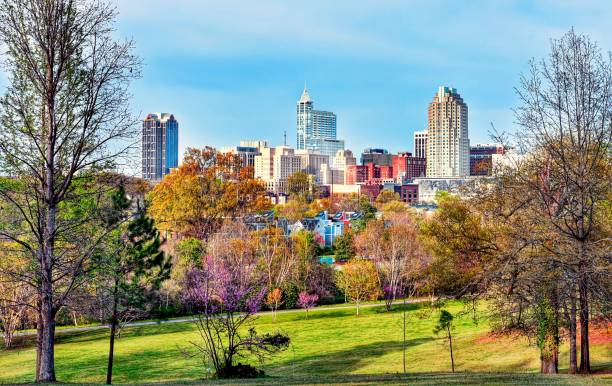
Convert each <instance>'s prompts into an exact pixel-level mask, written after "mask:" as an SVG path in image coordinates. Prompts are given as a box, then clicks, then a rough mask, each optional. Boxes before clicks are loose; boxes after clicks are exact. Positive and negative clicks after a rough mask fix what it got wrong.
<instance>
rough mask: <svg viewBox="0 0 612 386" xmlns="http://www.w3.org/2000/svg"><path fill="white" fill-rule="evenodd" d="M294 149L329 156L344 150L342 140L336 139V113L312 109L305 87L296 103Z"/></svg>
mask: <svg viewBox="0 0 612 386" xmlns="http://www.w3.org/2000/svg"><path fill="white" fill-rule="evenodd" d="M296 149H297V150H312V151H315V152H319V153H321V154H325V155H328V156H330V157H334V156H335V155H336V152H337V151H338V150H344V141H341V140H337V139H336V114H334V113H332V112H330V111H320V110H314V109H313V102H312V99H310V95H309V94H308V90H307V89H306V87H304V91H303V92H302V97H301V98H300V100H299V101H298V103H297V144H296Z"/></svg>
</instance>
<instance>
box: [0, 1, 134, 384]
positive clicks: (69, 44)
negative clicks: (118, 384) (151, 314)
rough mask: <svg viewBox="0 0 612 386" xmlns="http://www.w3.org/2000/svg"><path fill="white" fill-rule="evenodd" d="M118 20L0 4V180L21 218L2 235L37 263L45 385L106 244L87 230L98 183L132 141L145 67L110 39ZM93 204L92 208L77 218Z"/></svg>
mask: <svg viewBox="0 0 612 386" xmlns="http://www.w3.org/2000/svg"><path fill="white" fill-rule="evenodd" d="M115 17H116V11H115V9H114V8H113V7H111V6H110V4H109V3H107V2H105V1H102V0H94V1H83V0H11V1H4V2H2V3H1V5H0V39H1V41H2V43H3V44H4V45H5V46H6V47H7V49H8V51H7V54H6V55H5V57H4V64H5V66H6V68H7V70H8V72H9V74H10V75H9V79H10V84H9V86H8V89H7V92H6V95H5V96H4V98H2V100H1V102H0V108H1V111H0V115H1V125H2V128H1V130H0V173H1V174H3V175H5V176H8V177H10V179H11V181H12V183H5V184H2V186H0V198H1V200H2V202H3V205H7V206H10V207H12V208H13V209H14V211H13V212H14V213H17V214H18V216H19V218H18V219H16V220H15V222H14V224H13V225H14V226H12V227H5V228H2V230H0V235H1V236H3V237H6V238H8V239H10V240H12V241H14V242H15V243H17V244H18V245H19V246H20V247H21V251H22V253H23V254H24V255H26V256H28V257H29V258H30V259H31V260H32V264H31V265H30V266H31V267H32V271H31V272H29V273H28V274H27V275H25V276H24V278H25V279H26V280H27V282H28V283H29V284H30V285H32V286H33V287H34V288H35V289H36V291H37V296H38V299H37V307H38V326H37V328H38V349H39V351H38V357H37V380H38V381H55V363H54V360H55V359H54V358H55V355H54V334H55V317H56V314H57V312H58V311H59V310H60V309H61V307H62V306H63V305H64V304H65V303H66V301H67V299H68V298H69V296H70V295H71V293H72V292H73V291H74V290H75V288H78V287H79V286H80V285H82V283H83V281H84V280H85V273H86V272H87V269H88V259H89V257H90V256H91V253H92V251H93V249H94V246H95V245H96V244H97V243H98V242H99V240H101V239H102V238H103V237H104V233H103V232H102V233H100V232H97V231H93V230H92V231H89V230H88V229H89V228H88V226H87V225H88V224H91V223H92V222H94V221H96V216H97V215H98V211H97V210H96V206H97V205H98V204H99V200H97V199H95V197H96V196H95V195H94V194H93V193H92V186H91V184H92V183H93V182H92V180H91V176H92V175H93V173H94V172H96V171H98V170H101V169H105V168H108V167H111V166H113V161H116V160H117V159H118V156H120V155H123V154H126V153H127V151H128V149H130V145H132V144H133V141H132V138H133V137H132V136H133V133H134V130H133V124H134V123H135V120H134V117H133V116H132V114H131V112H130V108H129V105H128V102H129V97H130V94H129V92H128V85H129V83H130V81H132V80H133V79H134V78H136V77H138V76H139V73H140V60H139V59H138V58H137V57H135V56H134V55H133V54H132V50H133V43H132V42H131V41H126V42H117V41H115V40H113V38H112V36H111V35H112V32H113V27H112V24H113V21H114V19H115ZM91 197H93V198H91ZM90 198H91V200H90ZM86 199H87V200H90V201H91V202H88V204H89V205H91V206H90V207H89V208H88V210H85V211H82V212H79V211H75V205H77V204H78V203H79V202H82V201H83V200H86ZM17 224H26V226H25V228H22V227H19V226H17ZM74 240H79V242H78V243H74V242H73V241H74Z"/></svg>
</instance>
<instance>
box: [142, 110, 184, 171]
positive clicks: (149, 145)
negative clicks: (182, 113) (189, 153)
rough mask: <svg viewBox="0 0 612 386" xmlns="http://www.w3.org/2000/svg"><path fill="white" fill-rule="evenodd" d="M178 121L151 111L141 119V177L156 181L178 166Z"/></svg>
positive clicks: (165, 114)
mask: <svg viewBox="0 0 612 386" xmlns="http://www.w3.org/2000/svg"><path fill="white" fill-rule="evenodd" d="M178 126H179V125H178V121H177V120H176V119H175V118H174V115H172V114H169V113H153V114H149V115H147V117H146V118H145V119H144V120H143V121H142V178H144V179H147V180H154V181H158V180H161V179H162V178H163V177H164V176H165V175H166V174H168V173H170V169H171V168H175V167H177V166H178Z"/></svg>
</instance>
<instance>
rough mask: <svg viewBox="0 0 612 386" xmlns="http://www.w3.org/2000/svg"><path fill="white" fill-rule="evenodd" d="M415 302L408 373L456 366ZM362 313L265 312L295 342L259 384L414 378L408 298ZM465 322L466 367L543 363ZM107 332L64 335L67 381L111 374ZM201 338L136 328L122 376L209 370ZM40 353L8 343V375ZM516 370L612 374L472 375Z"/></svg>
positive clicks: (596, 353) (460, 343)
mask: <svg viewBox="0 0 612 386" xmlns="http://www.w3.org/2000/svg"><path fill="white" fill-rule="evenodd" d="M408 309H409V312H407V315H408V348H407V352H406V358H407V370H408V372H409V373H440V372H448V371H449V370H450V358H449V354H448V349H447V346H446V345H445V344H444V343H443V341H442V340H441V339H439V338H438V337H436V336H435V335H434V334H433V332H432V329H433V326H434V324H435V320H436V317H437V315H438V314H437V312H434V313H433V314H432V313H431V312H430V311H429V310H428V309H427V308H426V307H423V306H421V305H409V306H408ZM448 309H449V310H450V311H451V312H453V313H457V312H459V311H461V310H463V308H462V305H461V304H459V303H452V304H450V305H449V307H448ZM361 313H362V314H361V316H359V317H357V316H355V310H354V309H342V310H328V311H311V312H310V313H309V317H308V319H306V315H305V313H303V312H300V313H286V314H283V313H279V314H278V315H277V319H276V321H274V320H273V317H272V316H271V315H264V316H260V317H259V318H258V320H257V323H256V324H257V329H258V330H259V331H260V332H272V331H275V330H281V331H284V332H287V333H288V334H289V335H290V337H291V340H292V344H291V347H290V349H289V350H287V351H286V352H284V353H282V354H279V355H278V356H275V357H273V358H270V359H269V360H267V361H266V363H265V364H264V366H263V368H264V370H265V371H266V373H267V374H268V375H269V376H271V378H269V379H267V380H258V381H255V382H254V384H268V383H271V384H289V383H294V384H300V383H310V382H315V381H317V382H319V383H321V384H325V383H327V384H334V382H337V383H347V382H348V383H351V384H356V383H358V384H377V383H382V382H384V383H387V384H394V382H396V383H397V384H400V383H405V382H406V379H400V378H397V375H389V374H393V373H401V372H402V371H403V368H402V345H401V340H402V312H401V310H400V307H395V309H394V311H393V312H387V311H385V308H384V307H375V308H367V309H365V308H364V309H362V310H361ZM455 326H456V327H455V330H454V334H455V338H454V339H455V340H454V351H455V357H456V359H455V364H456V370H457V371H459V372H486V373H489V372H500V373H508V372H523V373H524V372H537V370H538V368H539V358H538V350H537V349H536V348H535V347H533V346H530V345H529V344H528V342H527V341H526V340H525V339H523V338H493V339H492V338H490V337H488V336H487V331H488V328H489V326H488V323H487V321H486V320H484V319H481V320H479V321H478V323H475V322H474V321H473V319H472V317H471V315H468V314H465V315H463V316H461V317H459V318H458V319H457V320H456V323H455ZM107 339H108V332H107V330H95V331H86V332H78V333H65V334H60V335H58V339H57V340H58V344H57V346H56V366H57V377H58V379H59V380H60V381H64V382H85V383H96V382H103V381H104V379H105V371H106V356H107V350H108V340H107ZM197 339H198V333H197V329H196V328H195V326H194V325H193V324H191V323H172V324H160V325H153V326H142V327H134V328H129V329H126V330H125V331H123V333H122V337H121V339H120V340H119V341H118V342H117V345H116V351H115V371H114V381H115V382H117V383H151V382H177V381H183V382H187V383H189V382H193V381H197V380H199V379H202V378H204V377H205V376H206V371H205V367H204V365H203V364H202V361H201V359H200V358H199V357H197V356H190V355H189V353H190V352H191V353H192V354H193V348H192V345H191V344H190V342H191V341H196V340H197ZM591 355H592V364H593V367H594V369H595V370H598V371H606V372H609V371H612V348H611V347H610V344H609V342H604V343H600V344H593V345H592V354H591ZM34 359H35V350H34V348H33V347H25V348H22V349H15V350H11V351H1V352H0V383H16V382H21V383H25V382H31V381H32V380H33V379H34ZM248 360H249V358H246V361H247V362H248ZM567 362H568V357H567V347H566V346H563V349H562V352H561V358H560V364H561V370H562V371H563V370H564V369H565V368H566V366H567ZM385 374H387V375H385ZM508 376H509V377H511V379H513V380H514V379H515V380H516V382H517V383H523V384H533V383H537V382H534V379H544V380H545V381H546V382H548V381H550V382H552V383H555V382H560V384H576V383H574V382H575V381H576V380H580V382H583V381H587V380H588V381H589V382H595V383H597V382H599V383H604V382H607V383H610V379H609V378H604V377H605V376H599V377H598V378H595V380H593V379H592V378H588V379H584V378H575V377H556V378H534V377H537V376H535V375H533V374H515V375H507V374H506V375H501V374H500V375H486V374H485V375H482V374H471V375H467V377H477V378H475V380H474V382H473V383H491V382H493V379H488V378H486V377H508ZM313 377H315V378H313ZM318 377H320V378H318ZM432 377H442V378H435V379H436V380H435V381H434V380H433V379H434V378H432ZM444 377H448V375H444V374H422V375H419V376H417V377H416V378H411V379H409V381H410V382H411V383H412V382H413V381H414V382H416V383H417V384H418V383H421V384H427V383H440V384H444V383H445V382H446V383H452V382H454V381H453V379H456V378H448V382H447V381H445V380H444V379H446V378H444ZM459 377H466V375H459ZM479 377H480V378H479ZM482 377H484V378H482ZM515 377H516V378H515ZM487 379H488V380H487ZM521 379H523V381H521ZM479 380H480V381H479ZM506 380H507V379H506ZM430 381H431V382H430ZM240 383H241V384H243V383H244V382H243V381H241V382H240ZM595 383H594V384H595ZM220 384H225V383H224V382H220ZM229 384H232V383H231V382H230V383H229Z"/></svg>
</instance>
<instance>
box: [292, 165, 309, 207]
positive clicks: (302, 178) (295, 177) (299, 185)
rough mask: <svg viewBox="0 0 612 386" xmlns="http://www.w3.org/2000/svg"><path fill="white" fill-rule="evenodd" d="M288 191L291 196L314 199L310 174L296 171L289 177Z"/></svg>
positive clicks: (305, 199)
mask: <svg viewBox="0 0 612 386" xmlns="http://www.w3.org/2000/svg"><path fill="white" fill-rule="evenodd" d="M287 193H289V195H290V196H293V197H297V198H300V199H303V200H304V201H307V202H310V201H312V181H311V177H310V175H308V174H307V173H304V172H296V173H293V174H292V175H290V176H289V177H288V178H287Z"/></svg>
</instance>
